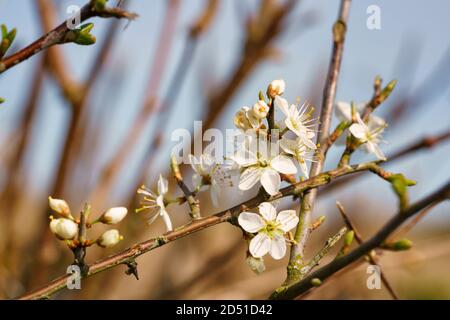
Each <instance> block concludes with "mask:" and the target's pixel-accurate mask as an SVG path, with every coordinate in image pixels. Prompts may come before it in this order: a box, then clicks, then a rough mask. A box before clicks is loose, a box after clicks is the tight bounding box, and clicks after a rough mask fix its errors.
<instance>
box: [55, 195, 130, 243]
mask: <svg viewBox="0 0 450 320" xmlns="http://www.w3.org/2000/svg"><path fill="white" fill-rule="evenodd" d="M49 206H50V208H51V209H52V211H53V212H54V213H55V214H57V215H59V216H60V218H55V217H54V216H53V215H52V216H50V231H51V232H52V233H53V234H54V235H55V236H56V237H57V238H58V239H59V240H62V241H65V242H66V244H67V245H68V246H69V247H70V248H72V249H73V248H76V247H80V246H81V247H88V246H91V245H93V244H97V245H98V246H100V247H103V248H109V247H113V246H115V245H116V244H117V243H119V241H121V240H122V239H123V237H122V236H121V235H120V233H119V231H118V230H116V229H110V230H107V231H105V232H104V233H103V234H102V235H101V236H100V237H98V238H97V239H96V240H88V239H85V240H84V242H83V243H80V239H79V237H78V236H79V233H80V228H81V227H80V223H81V221H80V219H75V218H74V217H73V216H72V213H71V210H70V207H69V205H68V203H67V202H66V201H65V200H62V199H54V198H52V197H49ZM127 213H128V210H127V208H124V207H115V208H110V209H108V210H106V211H105V212H104V213H103V214H102V215H101V216H100V217H99V218H98V219H96V220H95V221H92V222H89V221H86V222H85V226H84V227H85V228H91V227H92V226H93V225H94V224H96V223H102V224H106V225H115V224H118V223H119V222H121V221H122V220H123V219H124V218H125V216H126V215H127Z"/></svg>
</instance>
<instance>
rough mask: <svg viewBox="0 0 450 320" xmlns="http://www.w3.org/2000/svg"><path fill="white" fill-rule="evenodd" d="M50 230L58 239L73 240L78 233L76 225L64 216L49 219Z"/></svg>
mask: <svg viewBox="0 0 450 320" xmlns="http://www.w3.org/2000/svg"><path fill="white" fill-rule="evenodd" d="M50 230H51V231H52V232H53V233H54V234H55V235H56V236H57V237H58V239H60V240H73V239H74V238H75V237H76V235H77V233H78V225H77V224H76V223H75V222H73V221H72V220H69V219H66V218H60V219H53V220H52V221H50Z"/></svg>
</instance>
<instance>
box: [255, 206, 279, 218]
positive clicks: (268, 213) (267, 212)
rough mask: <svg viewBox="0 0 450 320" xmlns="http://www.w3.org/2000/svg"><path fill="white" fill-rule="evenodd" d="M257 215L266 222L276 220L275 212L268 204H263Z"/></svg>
mask: <svg viewBox="0 0 450 320" xmlns="http://www.w3.org/2000/svg"><path fill="white" fill-rule="evenodd" d="M258 208H259V213H260V214H261V215H262V216H263V217H264V219H266V220H267V221H275V219H276V218H277V210H276V209H275V207H274V206H273V205H272V204H271V203H270V202H263V203H261V204H260V205H259V206H258Z"/></svg>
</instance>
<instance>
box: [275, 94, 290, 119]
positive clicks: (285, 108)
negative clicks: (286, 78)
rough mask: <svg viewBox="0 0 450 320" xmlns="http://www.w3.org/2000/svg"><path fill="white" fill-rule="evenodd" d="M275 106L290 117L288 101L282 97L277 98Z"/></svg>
mask: <svg viewBox="0 0 450 320" xmlns="http://www.w3.org/2000/svg"><path fill="white" fill-rule="evenodd" d="M275 106H277V107H278V108H280V110H281V112H283V113H284V115H285V116H286V117H290V112H289V103H288V102H287V100H286V99H284V98H282V97H280V96H276V97H275Z"/></svg>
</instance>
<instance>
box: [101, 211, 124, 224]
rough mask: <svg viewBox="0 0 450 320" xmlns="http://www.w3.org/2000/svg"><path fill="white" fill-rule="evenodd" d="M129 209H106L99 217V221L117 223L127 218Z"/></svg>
mask: <svg viewBox="0 0 450 320" xmlns="http://www.w3.org/2000/svg"><path fill="white" fill-rule="evenodd" d="M127 213H128V210H127V208H125V207H116V208H110V209H108V210H106V212H105V213H103V214H102V216H101V217H100V218H99V221H100V222H102V223H105V224H116V223H119V222H120V221H122V220H123V218H125V216H126V215H127Z"/></svg>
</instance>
